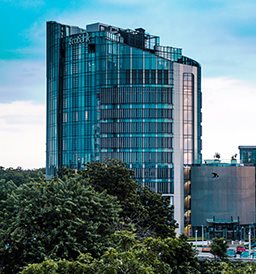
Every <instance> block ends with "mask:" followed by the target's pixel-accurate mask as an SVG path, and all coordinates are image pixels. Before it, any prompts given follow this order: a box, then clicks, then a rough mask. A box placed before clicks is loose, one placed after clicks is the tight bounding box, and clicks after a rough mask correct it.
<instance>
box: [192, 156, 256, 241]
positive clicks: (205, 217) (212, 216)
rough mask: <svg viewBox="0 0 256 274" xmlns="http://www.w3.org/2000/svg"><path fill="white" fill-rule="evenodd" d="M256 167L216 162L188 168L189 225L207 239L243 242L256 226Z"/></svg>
mask: <svg viewBox="0 0 256 274" xmlns="http://www.w3.org/2000/svg"><path fill="white" fill-rule="evenodd" d="M255 171H256V170H255V167H254V166H242V165H239V164H235V163H233V164H224V163H221V162H219V161H215V162H214V161H212V162H211V163H208V164H204V165H198V166H196V165H195V166H192V168H191V225H192V228H193V230H194V231H195V230H198V232H199V233H201V231H202V227H204V228H205V233H206V234H208V237H214V236H224V237H227V238H233V239H238V238H242V237H243V236H242V235H244V234H245V233H244V232H242V231H241V230H242V229H244V230H246V229H249V227H251V228H252V231H253V232H254V231H255V229H254V224H255V223H256V220H255V219H256V208H255V203H256V192H255Z"/></svg>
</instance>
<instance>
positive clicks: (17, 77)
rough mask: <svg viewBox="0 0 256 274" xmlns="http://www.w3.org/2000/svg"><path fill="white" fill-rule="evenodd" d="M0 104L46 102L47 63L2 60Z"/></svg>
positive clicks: (0, 64) (0, 66)
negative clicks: (23, 101) (27, 101)
mask: <svg viewBox="0 0 256 274" xmlns="http://www.w3.org/2000/svg"><path fill="white" fill-rule="evenodd" d="M0 75H1V83H0V102H11V101H20V100H38V101H41V102H42V101H44V98H45V81H46V80H45V79H46V76H45V62H44V61H36V60H8V61H4V60H0Z"/></svg>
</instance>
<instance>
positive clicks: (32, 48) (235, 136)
mask: <svg viewBox="0 0 256 274" xmlns="http://www.w3.org/2000/svg"><path fill="white" fill-rule="evenodd" d="M255 11H256V1H255V0H244V1H241V0H193V1H192V0H70V1H68V0H55V1H52V0H0V24H1V28H0V37H1V38H0V166H4V167H14V168H15V167H17V166H21V167H22V168H38V167H44V166H45V149H46V147H45V139H46V138H45V136H46V132H45V131H46V130H45V128H46V126H45V122H46V121H45V120H46V119H45V117H46V113H45V97H46V86H45V83H46V75H45V71H46V68H45V65H46V64H45V62H46V61H45V59H46V49H45V45H46V21H57V22H59V23H63V24H70V25H77V26H80V27H85V26H86V25H87V24H90V23H95V22H102V23H106V24H109V25H114V26H118V27H122V28H130V29H135V28H138V27H142V28H144V29H146V31H147V32H148V33H150V34H153V35H157V36H160V41H161V45H168V46H173V47H179V48H182V50H183V55H185V56H188V57H190V58H192V59H195V60H196V61H198V62H199V63H200V64H201V66H202V94H203V108H202V112H203V123H202V126H203V151H202V152H203V158H204V159H210V158H213V155H214V154H215V152H219V153H220V154H221V158H222V159H223V161H224V160H230V158H231V156H232V155H234V154H235V153H238V146H239V145H256V126H255V122H254V120H255V116H256V104H255V103H256V12H255Z"/></svg>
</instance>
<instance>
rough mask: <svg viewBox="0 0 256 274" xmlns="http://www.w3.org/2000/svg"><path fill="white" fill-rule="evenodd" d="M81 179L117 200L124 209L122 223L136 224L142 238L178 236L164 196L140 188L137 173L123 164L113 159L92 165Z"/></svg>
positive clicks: (170, 210)
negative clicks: (135, 178)
mask: <svg viewBox="0 0 256 274" xmlns="http://www.w3.org/2000/svg"><path fill="white" fill-rule="evenodd" d="M81 176H82V178H84V179H85V180H86V181H88V183H89V184H90V185H92V186H93V187H94V188H95V190H97V191H103V190H106V191H107V193H108V194H110V195H113V196H116V197H117V199H118V201H119V202H120V204H121V206H122V209H123V210H122V212H121V217H122V219H123V220H124V221H125V222H126V223H131V224H133V225H134V226H135V227H136V229H137V231H138V234H140V235H141V236H143V237H146V236H150V235H152V236H160V237H174V236H175V232H174V230H175V221H174V220H173V209H172V208H171V207H170V205H169V204H170V203H169V202H168V201H167V200H166V199H165V198H164V197H162V196H161V194H159V193H155V192H153V191H151V190H149V189H148V188H144V187H142V186H140V185H139V184H138V183H137V182H136V181H135V180H134V178H133V176H134V173H133V171H132V170H130V169H129V168H127V166H126V164H124V163H123V162H121V161H119V160H113V159H112V160H106V161H104V162H92V163H89V164H87V166H86V168H85V170H84V171H81Z"/></svg>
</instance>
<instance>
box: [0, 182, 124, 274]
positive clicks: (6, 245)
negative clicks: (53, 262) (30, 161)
mask: <svg viewBox="0 0 256 274" xmlns="http://www.w3.org/2000/svg"><path fill="white" fill-rule="evenodd" d="M11 186H12V185H11ZM10 190H12V191H11V193H9V194H8V195H7V198H6V199H5V200H1V203H0V204H1V207H2V208H3V211H1V212H0V267H1V268H0V270H2V272H6V273H12V272H14V273H16V271H17V269H18V268H19V267H20V266H23V265H26V264H27V263H32V262H40V261H42V260H43V259H44V258H54V259H56V258H69V259H73V258H76V257H77V256H78V254H79V253H80V252H90V253H91V254H93V256H98V255H99V254H100V253H101V252H102V251H103V250H104V249H105V248H106V245H107V244H108V240H107V237H108V236H109V235H111V234H112V233H113V232H114V231H115V228H116V226H117V224H118V221H119V219H118V213H119V211H120V210H121V208H120V206H119V204H118V202H117V201H116V198H114V197H113V196H109V195H107V193H106V192H104V191H103V192H101V193H99V192H96V191H95V190H94V189H93V188H92V187H90V186H89V187H88V186H85V185H83V184H82V183H81V182H77V181H76V180H75V179H74V178H69V179H66V180H59V179H55V180H52V181H47V182H46V181H41V182H31V183H28V184H23V185H21V186H20V187H16V188H15V189H12V187H11V188H10ZM0 272H1V271H0Z"/></svg>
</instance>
